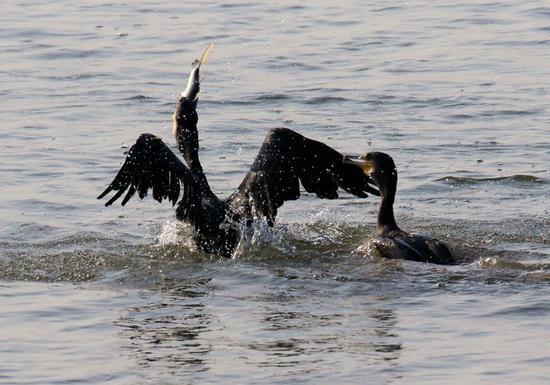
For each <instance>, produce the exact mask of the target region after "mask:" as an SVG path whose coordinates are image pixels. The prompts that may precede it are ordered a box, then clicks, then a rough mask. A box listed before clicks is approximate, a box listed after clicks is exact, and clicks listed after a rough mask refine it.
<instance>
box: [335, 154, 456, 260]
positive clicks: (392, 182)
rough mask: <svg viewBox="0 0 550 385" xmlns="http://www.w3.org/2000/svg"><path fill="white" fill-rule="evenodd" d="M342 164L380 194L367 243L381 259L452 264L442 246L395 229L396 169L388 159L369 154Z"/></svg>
mask: <svg viewBox="0 0 550 385" xmlns="http://www.w3.org/2000/svg"><path fill="white" fill-rule="evenodd" d="M345 163H347V164H355V165H357V166H359V167H360V168H362V169H363V172H364V173H365V175H367V176H368V177H369V178H370V179H371V180H372V181H373V182H374V183H375V184H376V186H377V187H378V190H379V191H380V195H381V198H382V201H381V203H380V210H379V211H378V221H377V225H376V236H375V237H374V238H373V239H372V240H371V241H370V245H371V246H372V247H373V248H374V249H375V250H376V251H377V252H378V253H379V254H380V255H381V256H382V257H385V258H398V259H408V260H411V261H419V262H430V263H437V264H441V265H452V264H456V261H455V259H454V258H453V256H452V254H451V252H450V251H449V248H448V247H447V245H446V244H445V243H443V242H441V241H439V240H437V239H435V238H430V237H426V236H423V235H415V234H409V233H407V232H406V231H403V230H401V229H400V228H399V226H397V223H396V222H395V217H394V215H393V203H394V200H395V192H396V191H397V169H396V167H395V163H394V161H393V159H392V157H391V156H389V155H388V154H385V153H383V152H370V153H368V154H365V155H363V156H361V157H359V159H357V160H353V159H350V158H348V159H346V160H345Z"/></svg>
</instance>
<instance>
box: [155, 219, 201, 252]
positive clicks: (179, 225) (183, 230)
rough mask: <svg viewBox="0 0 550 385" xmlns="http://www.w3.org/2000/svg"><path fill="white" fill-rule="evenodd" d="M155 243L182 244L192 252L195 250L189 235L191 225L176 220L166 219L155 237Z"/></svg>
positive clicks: (163, 244)
mask: <svg viewBox="0 0 550 385" xmlns="http://www.w3.org/2000/svg"><path fill="white" fill-rule="evenodd" d="M157 245H158V246H174V245H178V246H184V247H185V248H187V249H189V251H192V252H193V251H196V250H197V247H196V245H195V243H194V242H193V237H192V235H191V225H189V224H187V223H185V222H181V221H177V220H168V221H166V223H165V224H164V226H163V227H162V231H161V233H160V235H159V236H158V238H157Z"/></svg>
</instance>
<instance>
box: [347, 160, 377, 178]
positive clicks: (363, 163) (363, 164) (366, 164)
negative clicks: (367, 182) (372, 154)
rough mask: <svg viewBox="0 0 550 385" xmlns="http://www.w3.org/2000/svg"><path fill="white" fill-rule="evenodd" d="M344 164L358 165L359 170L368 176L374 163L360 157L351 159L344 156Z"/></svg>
mask: <svg viewBox="0 0 550 385" xmlns="http://www.w3.org/2000/svg"><path fill="white" fill-rule="evenodd" d="M344 164H353V165H355V166H357V167H359V168H360V169H361V170H363V172H364V173H365V175H366V176H369V175H370V173H371V172H372V171H373V169H374V164H373V163H372V162H371V161H369V160H365V159H361V158H355V159H353V158H351V157H349V156H346V157H344Z"/></svg>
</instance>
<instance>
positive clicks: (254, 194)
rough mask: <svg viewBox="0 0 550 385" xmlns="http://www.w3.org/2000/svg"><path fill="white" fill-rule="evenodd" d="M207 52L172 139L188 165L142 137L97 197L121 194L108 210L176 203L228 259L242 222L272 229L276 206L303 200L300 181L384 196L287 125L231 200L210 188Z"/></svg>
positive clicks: (326, 194)
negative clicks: (149, 199) (135, 200)
mask: <svg viewBox="0 0 550 385" xmlns="http://www.w3.org/2000/svg"><path fill="white" fill-rule="evenodd" d="M209 49H210V46H209V48H207V50H206V51H205V54H203V57H202V58H201V60H195V61H194V62H193V68H192V70H191V74H190V75H189V81H188V85H187V88H186V90H185V91H184V92H182V94H181V96H180V97H179V99H178V102H177V106H176V111H175V113H174V117H173V120H174V134H175V137H176V141H177V144H178V148H179V151H180V152H181V154H182V155H183V158H184V159H185V162H186V163H187V166H186V165H185V164H184V163H183V162H182V161H181V160H180V159H179V158H178V157H177V156H176V155H175V154H174V153H173V152H172V151H171V150H170V148H169V147H168V146H167V145H166V144H164V142H163V141H162V140H161V139H160V138H158V137H156V136H154V135H152V134H142V135H141V136H140V137H139V138H138V140H137V142H136V143H135V144H134V145H133V146H132V147H131V148H130V150H129V152H128V156H127V157H126V160H125V162H124V164H123V165H122V167H121V169H120V171H119V172H118V174H117V175H116V177H115V178H114V180H113V181H112V182H111V184H110V185H109V186H108V187H107V189H105V191H104V192H103V193H101V194H100V195H99V197H98V199H101V198H103V197H104V196H105V195H107V194H108V193H109V192H111V191H114V192H115V194H114V196H113V197H112V198H110V199H109V200H108V201H107V203H105V205H106V206H109V205H111V204H112V203H113V202H114V201H116V200H117V199H119V198H120V197H121V196H122V195H123V194H124V193H126V195H125V197H124V198H123V200H122V205H125V204H126V203H127V202H128V200H129V199H130V198H131V197H132V196H133V195H134V194H135V193H136V192H137V193H138V195H139V197H140V198H141V199H143V198H144V197H145V196H146V195H147V193H148V191H149V190H152V192H153V198H154V199H156V200H157V201H159V202H162V201H163V200H164V199H168V200H169V201H170V202H172V204H173V205H175V204H176V203H177V209H176V217H177V218H178V219H179V220H183V221H186V222H188V223H190V224H191V225H192V227H193V230H194V231H193V238H194V241H195V243H196V244H197V246H198V247H199V248H200V249H202V250H204V251H206V252H209V253H215V254H218V255H221V256H224V257H230V256H231V255H232V252H233V250H234V248H235V247H236V246H237V245H238V242H239V241H240V237H241V232H240V230H239V229H240V228H241V224H243V223H244V224H247V225H250V224H251V223H252V222H253V221H256V220H259V219H261V218H266V220H267V221H268V223H269V224H270V225H271V226H272V225H273V221H274V220H275V217H276V215H277V209H278V208H279V207H280V206H282V204H283V203H284V202H285V201H287V200H295V199H298V198H299V197H300V184H299V182H301V183H302V186H303V187H304V189H305V190H306V191H307V192H310V193H315V194H317V196H319V197H320V198H327V199H334V198H337V197H338V193H337V190H338V188H342V189H344V190H345V191H347V192H349V193H351V194H353V195H355V196H358V197H366V196H367V192H370V193H372V194H375V195H379V193H378V191H377V190H376V189H375V188H373V187H372V186H370V185H369V181H370V180H369V177H368V176H367V175H366V174H364V173H363V172H362V170H361V169H360V168H358V167H357V166H355V165H351V164H345V163H344V156H343V155H342V154H340V153H339V152H338V151H336V150H334V149H332V148H331V147H329V146H327V145H325V144H323V143H321V142H317V141H315V140H311V139H308V138H306V137H304V136H302V135H300V134H298V133H296V132H294V131H292V130H290V129H288V128H275V129H272V130H270V131H269V132H268V134H267V137H266V138H265V140H264V143H263V145H262V147H261V149H260V152H259V154H258V156H257V157H256V159H255V161H254V163H253V164H252V167H251V169H250V171H249V172H248V174H247V175H246V176H245V178H244V180H243V181H242V183H241V184H240V186H239V187H238V189H237V191H236V192H235V193H233V194H232V195H231V196H230V197H228V198H227V199H219V198H218V197H217V196H216V195H215V194H214V193H213V192H212V189H211V188H210V185H209V184H208V180H207V178H206V175H205V174H204V172H203V169H202V166H201V162H200V160H199V154H198V149H199V138H198V132H197V122H198V116H197V111H196V107H197V101H198V93H199V90H200V83H199V69H200V66H201V64H202V63H203V62H204V60H205V58H206V56H207V53H208V51H209ZM180 193H181V199H180V200H179V202H178V199H179V198H180Z"/></svg>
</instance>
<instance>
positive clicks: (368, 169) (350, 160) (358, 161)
mask: <svg viewBox="0 0 550 385" xmlns="http://www.w3.org/2000/svg"><path fill="white" fill-rule="evenodd" d="M343 163H344V164H353V165H354V166H356V167H359V168H360V169H361V170H362V171H363V173H364V174H365V176H366V178H367V183H368V184H366V186H365V188H366V191H368V192H370V193H371V194H373V195H376V196H380V191H378V190H377V189H375V188H374V187H372V186H370V184H373V185H376V182H375V181H374V180H373V179H372V178H371V176H370V174H371V173H372V171H373V170H374V165H373V163H372V162H371V161H368V160H365V159H362V158H361V157H357V156H349V155H348V156H344V159H343Z"/></svg>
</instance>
